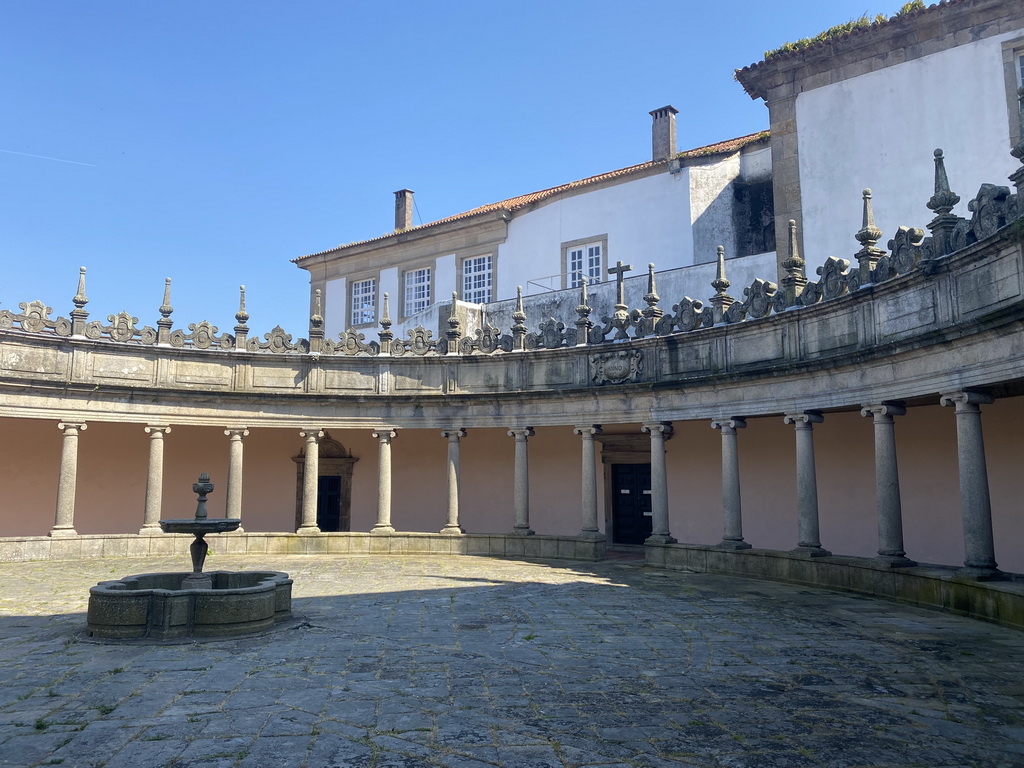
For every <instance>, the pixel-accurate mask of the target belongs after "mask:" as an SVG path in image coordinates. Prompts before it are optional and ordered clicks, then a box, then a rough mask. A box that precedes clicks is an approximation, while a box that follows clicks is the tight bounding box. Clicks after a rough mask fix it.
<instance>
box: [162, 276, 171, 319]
mask: <svg viewBox="0 0 1024 768" xmlns="http://www.w3.org/2000/svg"><path fill="white" fill-rule="evenodd" d="M173 311H174V307H172V306H171V278H169V277H165V278H164V303H163V304H161V305H160V314H161V315H162V316H163V318H164V319H165V320H166V319H167V318H169V317H170V316H171V312H173Z"/></svg>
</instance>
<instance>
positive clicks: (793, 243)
mask: <svg viewBox="0 0 1024 768" xmlns="http://www.w3.org/2000/svg"><path fill="white" fill-rule="evenodd" d="M805 263H806V262H805V261H804V260H803V257H802V256H801V255H800V246H799V245H798V244H797V237H796V219H790V220H789V258H788V259H786V260H785V261H783V262H782V268H783V269H785V270H786V271H787V272H789V273H790V274H795V273H797V272H800V271H801V270H803V268H804V264H805Z"/></svg>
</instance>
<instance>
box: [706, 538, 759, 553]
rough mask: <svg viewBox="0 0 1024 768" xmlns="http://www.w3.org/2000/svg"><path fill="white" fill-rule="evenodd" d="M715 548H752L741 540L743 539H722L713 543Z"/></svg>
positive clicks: (732, 549)
mask: <svg viewBox="0 0 1024 768" xmlns="http://www.w3.org/2000/svg"><path fill="white" fill-rule="evenodd" d="M715 549H727V550H729V551H735V550H739V549H753V547H752V546H751V545H750V544H747V542H745V541H743V539H722V540H721V541H720V542H719V543H718V544H715Z"/></svg>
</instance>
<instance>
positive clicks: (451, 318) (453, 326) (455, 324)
mask: <svg viewBox="0 0 1024 768" xmlns="http://www.w3.org/2000/svg"><path fill="white" fill-rule="evenodd" d="M458 301H459V294H458V292H456V291H452V309H451V312H449V313H448V328H449V330H448V335H449V336H451V335H452V333H455V334H458V332H459V316H458V315H457V314H456V310H457V309H458Z"/></svg>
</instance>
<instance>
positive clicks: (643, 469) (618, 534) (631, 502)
mask: <svg viewBox="0 0 1024 768" xmlns="http://www.w3.org/2000/svg"><path fill="white" fill-rule="evenodd" d="M651 522H652V519H651V465H650V464H612V543H614V544H643V543H644V540H645V539H646V538H647V537H648V536H650V535H651Z"/></svg>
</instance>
